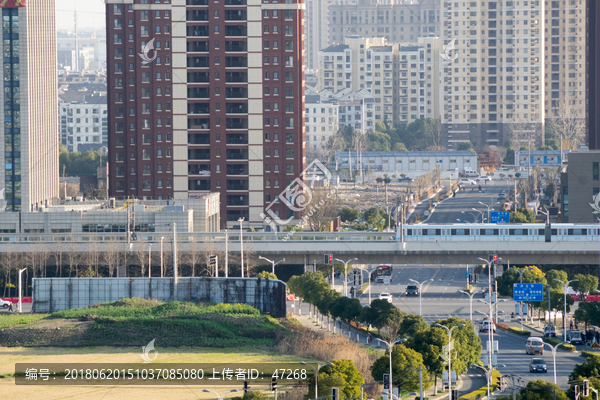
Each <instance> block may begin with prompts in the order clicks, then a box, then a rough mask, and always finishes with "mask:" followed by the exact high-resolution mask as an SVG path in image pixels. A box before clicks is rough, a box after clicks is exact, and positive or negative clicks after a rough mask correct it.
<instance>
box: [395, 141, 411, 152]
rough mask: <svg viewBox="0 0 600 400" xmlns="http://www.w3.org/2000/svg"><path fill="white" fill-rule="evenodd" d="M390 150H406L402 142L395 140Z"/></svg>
mask: <svg viewBox="0 0 600 400" xmlns="http://www.w3.org/2000/svg"><path fill="white" fill-rule="evenodd" d="M392 151H408V149H407V148H406V146H405V145H404V143H402V142H396V143H394V144H393V145H392Z"/></svg>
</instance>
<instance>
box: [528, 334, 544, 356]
mask: <svg viewBox="0 0 600 400" xmlns="http://www.w3.org/2000/svg"><path fill="white" fill-rule="evenodd" d="M525 353H526V354H532V355H535V354H537V353H540V354H541V355H544V341H543V340H542V338H539V337H530V338H528V339H527V342H526V343H525Z"/></svg>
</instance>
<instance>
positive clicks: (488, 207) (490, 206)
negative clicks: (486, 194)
mask: <svg viewBox="0 0 600 400" xmlns="http://www.w3.org/2000/svg"><path fill="white" fill-rule="evenodd" d="M479 204H481V205H482V206H484V207H486V208H487V212H488V223H489V222H490V221H491V220H490V212H491V210H493V209H494V205H493V204H492V205H487V204H485V203H483V202H481V201H480V202H479Z"/></svg>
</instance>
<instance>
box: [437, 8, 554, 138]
mask: <svg viewBox="0 0 600 400" xmlns="http://www.w3.org/2000/svg"><path fill="white" fill-rule="evenodd" d="M545 7H546V4H545V2H544V1H539V0H515V1H490V0H476V1H444V2H443V3H442V30H443V32H442V35H443V37H444V38H445V39H446V43H447V44H448V43H450V41H451V40H455V42H454V45H455V47H456V50H455V51H452V52H448V53H445V55H446V56H447V58H448V59H447V60H446V61H447V63H446V65H445V66H444V67H443V71H442V81H443V87H442V96H443V104H444V107H443V112H442V125H443V136H444V139H445V144H446V145H447V147H448V148H449V149H454V148H456V146H458V144H459V143H461V142H466V141H470V142H471V143H473V146H474V147H475V148H483V147H485V146H487V145H503V144H504V143H505V141H506V140H507V139H509V138H511V137H512V138H514V139H516V140H518V141H529V140H531V141H532V142H533V141H535V142H537V143H541V142H543V135H544V123H545V116H546V115H545V114H546V113H545V92H544V90H543V82H544V77H545V74H546V65H545V62H544V60H545V46H544V43H545V38H546V33H545V29H544V28H545V27H544V16H545ZM454 57H456V59H454V60H453V58H454Z"/></svg>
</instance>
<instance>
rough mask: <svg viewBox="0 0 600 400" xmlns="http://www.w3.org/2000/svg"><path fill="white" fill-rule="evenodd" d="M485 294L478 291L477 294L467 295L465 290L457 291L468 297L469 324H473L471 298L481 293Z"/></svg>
mask: <svg viewBox="0 0 600 400" xmlns="http://www.w3.org/2000/svg"><path fill="white" fill-rule="evenodd" d="M483 292H485V290H480V291H478V292H473V293H469V292H467V291H465V290H459V291H458V293H463V294H466V295H467V296H469V319H470V320H471V322H473V296H475V295H476V294H478V293H483Z"/></svg>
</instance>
